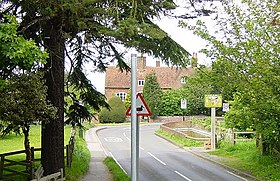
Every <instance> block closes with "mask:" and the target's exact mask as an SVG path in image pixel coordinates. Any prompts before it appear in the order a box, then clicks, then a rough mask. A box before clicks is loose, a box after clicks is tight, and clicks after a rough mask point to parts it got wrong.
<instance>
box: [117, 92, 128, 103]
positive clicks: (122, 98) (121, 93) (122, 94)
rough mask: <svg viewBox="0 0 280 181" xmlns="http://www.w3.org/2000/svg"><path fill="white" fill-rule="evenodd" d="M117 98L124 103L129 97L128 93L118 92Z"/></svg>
mask: <svg viewBox="0 0 280 181" xmlns="http://www.w3.org/2000/svg"><path fill="white" fill-rule="evenodd" d="M115 96H118V97H119V98H120V99H121V100H122V101H124V100H125V98H126V96H127V93H126V92H116V93H115Z"/></svg>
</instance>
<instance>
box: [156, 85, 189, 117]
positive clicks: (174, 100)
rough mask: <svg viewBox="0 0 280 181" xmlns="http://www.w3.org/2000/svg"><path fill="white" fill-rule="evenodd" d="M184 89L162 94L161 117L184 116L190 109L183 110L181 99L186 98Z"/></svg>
mask: <svg viewBox="0 0 280 181" xmlns="http://www.w3.org/2000/svg"><path fill="white" fill-rule="evenodd" d="M182 91H183V89H172V90H167V91H164V92H163V93H162V96H161V103H160V107H161V108H160V112H159V115H160V116H182V115H186V114H187V110H188V109H181V105H180V103H181V99H183V98H186V96H185V95H184V93H183V92H182Z"/></svg>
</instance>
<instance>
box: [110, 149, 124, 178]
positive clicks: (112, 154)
mask: <svg viewBox="0 0 280 181" xmlns="http://www.w3.org/2000/svg"><path fill="white" fill-rule="evenodd" d="M109 153H110V155H111V157H112V158H113V159H114V160H115V162H116V163H117V164H118V165H119V166H120V167H121V169H122V170H123V172H124V173H126V174H127V172H126V171H125V170H124V169H123V167H122V166H121V164H120V163H119V162H118V160H117V159H116V158H115V157H114V155H113V153H112V152H109Z"/></svg>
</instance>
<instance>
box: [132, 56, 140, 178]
mask: <svg viewBox="0 0 280 181" xmlns="http://www.w3.org/2000/svg"><path fill="white" fill-rule="evenodd" d="M136 61H137V55H136V54H131V109H132V110H131V180H132V181H138V167H139V141H138V139H139V134H137V132H139V130H137V128H139V126H137V124H138V123H137V122H138V120H137V116H136V72H137V67H136V65H137V64H136V63H137V62H136ZM137 138H138V139H137ZM137 153H138V154H137Z"/></svg>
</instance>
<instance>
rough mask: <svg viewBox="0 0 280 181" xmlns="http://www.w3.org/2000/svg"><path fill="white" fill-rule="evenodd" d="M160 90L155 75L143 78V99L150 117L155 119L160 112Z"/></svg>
mask: <svg viewBox="0 0 280 181" xmlns="http://www.w3.org/2000/svg"><path fill="white" fill-rule="evenodd" d="M161 95H162V90H161V87H160V85H159V83H158V81H157V76H156V74H155V73H151V74H148V75H147V76H146V77H145V84H144V87H143V98H144V99H145V102H146V103H147V105H148V106H149V108H150V110H151V112H152V116H151V118H153V119H154V118H155V117H156V116H158V114H159V112H160V101H161Z"/></svg>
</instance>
